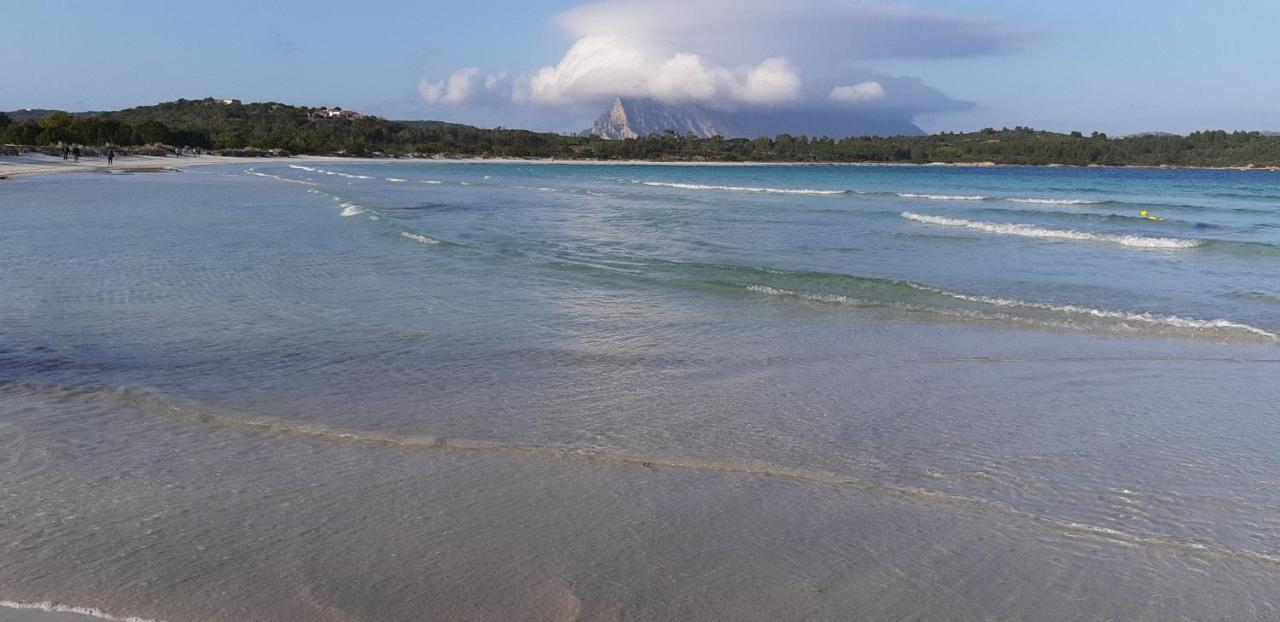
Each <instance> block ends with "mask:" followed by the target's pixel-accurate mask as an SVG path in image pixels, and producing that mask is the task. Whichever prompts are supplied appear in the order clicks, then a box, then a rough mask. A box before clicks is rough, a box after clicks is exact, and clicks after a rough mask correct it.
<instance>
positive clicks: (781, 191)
mask: <svg viewBox="0 0 1280 622" xmlns="http://www.w3.org/2000/svg"><path fill="white" fill-rule="evenodd" d="M640 183H641V184H643V185H646V186H662V187H664V188H682V189H685V190H724V191H729V192H764V193H770V194H821V195H832V194H848V193H849V192H848V191H847V190H815V189H812V188H762V187H756V186H710V185H705V184H681V183H669V182H664V181H642V182H640Z"/></svg>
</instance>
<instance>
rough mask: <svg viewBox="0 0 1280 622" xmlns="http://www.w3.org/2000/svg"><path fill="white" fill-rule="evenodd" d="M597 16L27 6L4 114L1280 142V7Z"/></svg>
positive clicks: (367, 6)
mask: <svg viewBox="0 0 1280 622" xmlns="http://www.w3.org/2000/svg"><path fill="white" fill-rule="evenodd" d="M664 2H665V4H664ZM583 4H584V3H582V2H572V1H562V0H525V1H495V2H470V3H464V2H412V1H397V2H391V1H388V2H373V1H365V2H358V3H357V2H351V3H345V4H337V3H332V4H330V3H321V2H295V1H292V0H288V1H274V2H264V1H257V2H238V1H233V2H218V3H208V2H201V3H187V2H182V3H178V2H159V1H141V0H139V1H128V0H125V1H121V2H116V3H88V2H81V3H59V2H20V1H17V0H13V1H7V2H3V3H0V15H3V16H4V19H2V20H0V50H2V51H3V52H2V54H0V84H3V85H4V88H2V89H0V110H8V109H14V108H24V107H38V108H60V109H69V110H85V109H115V108H121V107H127V106H132V105H139V104H146V103H153V102H156V101H162V100H169V99H176V98H179V97H188V98H198V97H204V96H208V95H212V96H218V97H236V98H240V99H244V100H276V101H285V102H290V103H298V104H308V105H340V106H343V107H346V108H351V109H355V110H361V111H365V112H370V113H374V114H379V115H382V116H387V117H392V118H437V119H445V120H456V121H462V122H469V123H475V124H479V125H484V126H493V125H504V126H509V127H530V128H533V129H545V130H573V129H579V128H581V127H585V126H586V125H587V124H589V122H590V120H591V117H593V116H594V115H595V114H596V111H597V110H602V104H601V99H602V98H604V97H605V96H606V94H607V93H608V92H609V91H610V89H613V88H615V85H614V84H613V83H611V82H610V80H614V79H616V80H618V81H619V84H618V85H617V88H618V89H621V90H622V91H624V92H625V93H633V94H646V95H648V94H651V93H652V94H656V95H655V96H657V97H669V98H674V99H679V98H693V99H691V100H690V101H696V102H698V103H706V104H708V105H721V106H734V105H769V106H783V105H786V106H803V105H809V104H808V102H813V105H826V106H830V105H836V100H837V97H836V96H835V94H834V93H835V91H834V89H836V88H845V89H846V90H844V91H840V92H841V93H844V94H846V95H848V94H853V95H851V96H849V97H845V98H844V99H842V100H841V102H840V104H841V105H844V104H845V103H848V104H849V105H852V106H868V107H870V106H878V107H880V108H882V109H894V110H899V111H901V112H902V114H909V115H913V116H914V117H915V119H916V121H917V123H919V124H920V125H921V126H922V127H924V128H925V129H926V130H930V131H937V130H969V129H976V128H981V127H984V126H988V125H993V126H1006V125H1007V126H1013V125H1030V126H1033V127H1040V128H1046V129H1054V130H1072V129H1080V130H1084V131H1092V130H1101V131H1105V132H1108V133H1112V134H1122V133H1128V132H1135V131H1146V130H1166V131H1178V132H1186V131H1191V130H1195V129H1205V128H1224V129H1268V130H1280V71H1277V70H1276V69H1275V61H1276V59H1277V58H1280V37H1277V36H1276V35H1275V34H1274V32H1275V28H1276V25H1277V24H1280V2H1274V1H1272V0H1252V1H1246V2H1235V3H1225V2H1222V3H1219V2H1208V1H1191V0H1165V1H1163V2H1159V3H1154V2H1140V1H1136V0H1077V1H1074V2H1030V1H1023V2H1017V1H1008V0H1005V1H1001V0H968V1H960V0H913V1H911V2H908V3H906V4H907V5H908V6H907V7H906V8H902V6H901V5H890V4H885V3H875V2H873V3H871V4H870V5H865V6H864V4H862V3H859V2H851V1H844V2H840V1H837V0H831V1H830V2H823V1H822V0H804V2H803V3H802V5H801V6H803V7H805V8H804V11H809V12H810V13H812V14H813V15H815V16H817V17H814V19H813V21H811V22H810V21H805V20H806V19H807V18H806V16H805V15H803V14H797V13H796V12H795V11H792V13H791V14H790V17H785V16H783V17H779V16H777V15H774V9H775V8H777V9H778V10H779V11H781V10H782V8H783V7H786V6H791V7H795V6H797V5H796V4H795V3H787V4H783V3H777V4H770V3H769V2H766V1H765V0H748V1H746V2H722V1H718V0H706V1H701V0H685V1H682V2H675V1H674V0H659V1H657V2H645V3H640V2H638V0H606V2H604V3H603V4H601V5H598V6H596V7H594V8H593V7H587V8H585V9H584V8H582V6H583ZM650 7H652V13H653V16H652V17H653V19H644V15H643V12H644V11H647V10H649V8H650ZM744 7H745V8H744ZM850 7H853V8H850ZM866 7H870V8H866ZM801 13H803V11H801ZM831 16H835V17H831ZM788 19H790V20H791V21H787V20H788ZM877 20H879V21H877ZM828 25H829V26H831V28H830V29H828V30H829V32H818V31H822V30H823V29H824V27H825V26H828ZM682 26H687V28H683V27H682ZM863 26H865V28H863V29H861V30H859V28H862V27H863ZM842 33H846V34H842ZM584 42H585V43H584ZM600 42H604V43H603V44H602V45H604V46H605V47H604V48H601V47H599V45H601V43H600ZM576 44H582V45H576ZM592 45H596V47H592ZM613 46H616V49H615V47H613ZM615 52H616V53H615ZM624 52H625V53H624ZM770 59H773V60H770ZM584 62H589V63H601V67H599V68H596V69H598V70H594V71H593V70H589V69H590V68H588V69H583V67H582V64H583V63H584ZM677 65H678V67H677ZM673 67H675V69H673ZM470 68H474V70H471V71H466V70H469V69H470ZM460 70H462V71H461V73H459V72H460ZM539 72H541V73H539ZM628 72H630V73H628ZM662 72H674V73H670V76H668V77H669V78H670V79H657V80H651V79H649V78H651V77H652V76H650V75H648V74H650V73H662ZM451 76H457V77H456V78H455V79H454V80H452V81H450V77H451ZM689 76H694V77H689ZM916 79H918V80H916ZM637 80H640V81H641V82H637ZM646 80H647V81H646ZM700 80H702V81H700ZM703 81H705V83H704V82H703ZM642 82H643V83H642ZM872 85H874V86H872ZM455 87H456V88H455ZM829 92H831V93H832V94H831V95H830V97H828V93H829ZM451 93H452V95H451Z"/></svg>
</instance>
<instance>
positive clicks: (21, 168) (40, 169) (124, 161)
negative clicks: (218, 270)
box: [0, 154, 387, 180]
mask: <svg viewBox="0 0 1280 622" xmlns="http://www.w3.org/2000/svg"><path fill="white" fill-rule="evenodd" d="M384 161H387V160H386V159H372V158H345V157H337V156H292V157H261V158H258V157H232V156H216V155H199V156H183V157H181V158H176V157H174V158H171V157H159V156H117V157H116V159H115V162H113V163H112V164H111V166H107V159H106V158H103V157H92V158H91V157H83V158H80V161H79V162H72V161H70V160H66V161H64V160H63V159H62V158H55V157H53V156H47V155H43V154H24V155H21V156H2V157H0V180H3V179H17V178H20V177H30V176H32V175H52V174H55V173H117V174H122V173H156V172H168V171H180V170H182V169H185V168H190V167H193V166H208V165H212V164H275V163H280V162H294V163H306V162H312V163H318V162H384Z"/></svg>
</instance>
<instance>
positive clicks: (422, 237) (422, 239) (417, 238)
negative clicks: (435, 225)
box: [400, 231, 440, 244]
mask: <svg viewBox="0 0 1280 622" xmlns="http://www.w3.org/2000/svg"><path fill="white" fill-rule="evenodd" d="M400 237H402V238H406V239H409V240H413V241H414V242H421V243H423V244H439V243H440V240H437V239H435V238H429V237H427V236H425V235H420V234H417V233H409V232H408V231H401V232H400Z"/></svg>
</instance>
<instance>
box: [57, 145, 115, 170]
mask: <svg viewBox="0 0 1280 622" xmlns="http://www.w3.org/2000/svg"><path fill="white" fill-rule="evenodd" d="M105 155H106V156H107V166H111V165H112V163H114V162H115V160H116V151H115V149H110V148H108V149H107V153H106V154H105ZM68 158H74V161H75V162H79V161H80V147H79V146H75V147H68V146H67V145H63V146H62V161H63V162H66V161H67V159H68Z"/></svg>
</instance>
